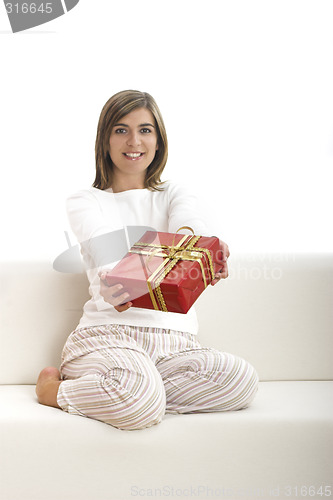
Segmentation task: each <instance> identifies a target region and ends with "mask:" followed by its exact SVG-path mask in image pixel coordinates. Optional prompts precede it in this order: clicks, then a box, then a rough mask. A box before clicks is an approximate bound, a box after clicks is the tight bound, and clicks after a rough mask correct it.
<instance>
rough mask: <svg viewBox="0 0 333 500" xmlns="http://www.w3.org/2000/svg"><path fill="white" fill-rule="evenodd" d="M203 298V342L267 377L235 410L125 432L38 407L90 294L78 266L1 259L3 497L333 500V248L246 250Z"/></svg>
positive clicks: (27, 499)
mask: <svg viewBox="0 0 333 500" xmlns="http://www.w3.org/2000/svg"><path fill="white" fill-rule="evenodd" d="M229 261H230V264H229V266H230V278H229V279H228V280H225V281H223V282H222V283H219V284H218V285H217V286H215V287H209V288H208V289H207V290H206V291H205V292H204V294H203V295H202V296H201V297H200V298H199V300H198V301H197V303H196V309H197V312H198V316H199V322H200V325H201V327H200V334H199V337H200V339H201V342H202V343H203V344H206V345H210V346H214V347H217V348H219V349H221V350H225V351H229V352H232V353H235V354H238V355H240V356H242V357H244V358H246V359H247V360H249V361H250V362H251V363H252V364H253V365H254V366H255V367H256V369H257V371H258V372H259V376H260V380H261V381H260V384H259V391H258V394H257V396H256V399H255V400H254V402H253V404H252V406H251V407H250V408H248V409H246V410H242V411H238V412H225V413H215V414H195V415H167V416H166V417H165V419H164V420H163V422H162V423H161V424H159V425H157V426H154V427H152V428H149V429H146V430H141V431H120V430H118V429H115V428H113V427H111V426H108V425H106V424H103V423H101V422H97V421H94V420H90V419H87V418H83V417H78V416H71V415H68V414H66V413H65V412H62V411H61V410H57V409H55V408H49V407H46V406H42V405H40V404H38V402H37V399H36V396H35V387H34V384H35V382H36V379H37V376H38V373H39V371H40V369H41V368H43V367H44V366H47V365H55V366H57V365H59V360H60V354H61V349H62V346H63V344H64V342H65V339H66V337H67V335H68V334H69V333H70V331H71V330H72V329H73V328H74V327H75V326H76V324H77V322H78V319H79V317H80V314H81V307H82V305H83V303H84V301H85V300H86V298H87V281H86V278H85V276H84V275H83V274H81V275H80V274H62V273H59V272H56V271H54V270H53V268H52V263H42V262H25V263H8V262H7V263H2V264H1V282H0V283H1V350H0V384H1V386H0V402H1V407H0V433H1V434H0V439H1V442H0V499H1V500H76V499H77V500H125V499H126V500H130V499H135V498H139V499H148V498H168V499H175V500H176V499H177V500H178V499H185V498H186V499H188V498H196V499H212V498H213V499H216V498H217V499H223V500H226V499H230V500H236V499H242V500H244V499H251V500H252V499H257V498H258V499H259V498H260V499H265V500H266V499H267V500H268V499H271V498H281V499H287V498H289V499H295V500H296V499H297V500H298V499H300V498H308V499H310V498H315V499H324V498H329V497H330V496H332V497H333V488H332V478H333V470H332V464H333V442H332V441H333V439H332V437H333V432H332V427H333V405H332V392H333V391H332V388H333V382H332V374H333V366H332V365H333V363H332V352H333V345H332V337H333V336H332V333H333V317H332V305H333V290H332V279H333V256H332V255H329V254H316V255H313V254H311V255H310V254H299V255H287V254H279V255H238V256H232V257H231V258H230V259H229Z"/></svg>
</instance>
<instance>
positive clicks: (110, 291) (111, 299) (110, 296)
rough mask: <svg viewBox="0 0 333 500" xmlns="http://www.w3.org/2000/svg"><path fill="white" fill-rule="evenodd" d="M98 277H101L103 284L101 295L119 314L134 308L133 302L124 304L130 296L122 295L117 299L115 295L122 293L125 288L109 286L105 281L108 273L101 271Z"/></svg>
mask: <svg viewBox="0 0 333 500" xmlns="http://www.w3.org/2000/svg"><path fill="white" fill-rule="evenodd" d="M98 275H99V277H100V282H101V288H100V294H101V296H102V297H103V299H104V300H105V302H108V303H109V304H111V305H112V306H113V307H114V308H115V309H116V310H117V311H118V312H123V311H127V309H129V308H130V307H131V306H132V302H126V304H124V302H125V300H126V299H127V298H128V297H129V294H128V293H122V294H121V295H118V296H117V297H115V295H117V294H118V293H119V292H120V290H121V289H122V288H123V286H122V285H114V286H108V284H107V282H106V280H105V278H106V275H107V271H101V272H100V273H99V274H98ZM119 304H122V305H119Z"/></svg>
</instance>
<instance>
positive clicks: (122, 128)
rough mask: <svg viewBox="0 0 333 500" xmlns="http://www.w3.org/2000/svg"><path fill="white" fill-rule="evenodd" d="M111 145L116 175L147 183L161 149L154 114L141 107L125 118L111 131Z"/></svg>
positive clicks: (111, 155)
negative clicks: (148, 173) (149, 168)
mask: <svg viewBox="0 0 333 500" xmlns="http://www.w3.org/2000/svg"><path fill="white" fill-rule="evenodd" d="M109 146H110V150H109V151H110V157H111V160H112V163H113V166H114V174H115V175H121V176H138V177H139V178H142V180H144V178H145V172H146V169H147V168H148V167H149V165H150V164H151V162H152V161H153V159H154V157H155V153H156V151H157V149H158V144H157V131H156V124H155V119H154V117H153V115H152V113H151V111H149V110H148V109H146V108H138V109H135V110H134V111H131V113H128V115H125V116H124V117H123V118H121V119H120V120H119V123H116V124H115V125H114V127H113V128H112V130H111V135H110V140H109Z"/></svg>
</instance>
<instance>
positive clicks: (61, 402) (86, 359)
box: [36, 90, 258, 430]
mask: <svg viewBox="0 0 333 500" xmlns="http://www.w3.org/2000/svg"><path fill="white" fill-rule="evenodd" d="M167 151H168V148H167V139H166V132H165V128H164V124H163V120H162V117H161V114H160V112H159V110H158V107H157V105H156V103H155V101H154V100H153V98H152V97H151V96H150V95H149V94H147V93H144V92H138V91H130V90H128V91H124V92H120V93H118V94H116V95H115V96H113V97H111V99H109V101H108V102H107V103H106V105H105V106H104V108H103V110H102V113H101V117H100V120H99V124H98V131H97V138H96V179H95V182H94V185H93V187H91V188H90V189H86V190H82V191H80V192H78V193H75V194H74V195H72V196H71V197H69V198H68V200H67V212H68V217H69V221H70V224H71V228H72V230H73V232H74V233H75V235H76V237H77V239H78V241H79V242H80V243H82V244H81V252H82V255H83V259H84V262H85V264H86V266H87V274H88V278H89V281H90V288H89V291H90V294H91V299H90V300H89V301H88V302H87V303H86V304H85V306H84V310H83V315H82V317H81V320H80V323H79V325H78V326H77V328H76V329H75V330H74V332H72V334H71V335H70V336H69V337H68V339H67V342H66V344H65V347H64V350H63V355H62V363H61V374H60V372H59V371H58V370H57V369H56V368H53V367H48V368H46V369H44V370H42V372H41V374H40V377H39V379H38V382H37V388H36V391H37V395H38V399H39V401H40V403H42V404H46V405H49V406H55V407H57V408H62V409H63V410H65V411H67V412H69V413H72V414H75V415H81V416H86V417H90V418H95V419H97V420H101V421H103V422H105V423H108V424H110V425H113V426H114V427H117V428H118V429H124V430H134V429H143V428H145V427H150V426H152V425H154V424H157V423H159V422H160V421H161V420H162V418H163V416H164V414H165V412H171V413H195V412H207V411H209V412H210V411H226V410H239V409H241V408H245V407H247V406H248V405H249V404H250V403H251V401H252V399H253V398H254V396H255V394H256V391H257V385H258V375H257V373H256V371H255V370H254V368H253V367H252V366H251V365H250V364H249V363H248V362H247V361H245V360H243V359H241V358H239V357H237V356H233V355H232V354H228V353H225V352H219V351H217V350H216V349H213V348H206V347H202V346H201V344H200V343H199V342H198V340H197V339H196V334H197V331H198V324H197V318H196V313H195V309H194V308H193V307H191V308H190V309H189V310H188V311H187V312H186V313H184V314H181V313H177V312H165V310H164V309H163V311H162V310H158V308H157V309H156V308H155V309H145V308H141V307H134V304H133V303H132V302H130V298H129V297H130V295H129V293H128V292H127V291H126V289H125V287H124V286H123V285H122V284H121V283H115V284H112V285H109V284H108V280H107V275H108V271H109V270H110V269H111V268H112V265H110V264H112V263H110V260H109V261H108V264H106V265H104V264H101V262H100V261H98V259H97V258H96V257H97V256H98V253H99V252H97V255H96V252H95V250H94V249H96V247H95V246H94V244H93V242H94V241H96V237H98V236H101V235H105V234H109V233H110V234H114V233H115V232H116V231H117V230H119V229H120V228H124V227H128V226H132V227H136V228H139V227H142V226H146V227H147V226H148V227H150V228H153V229H154V230H155V231H157V232H161V233H162V232H168V233H176V232H177V231H178V230H183V231H184V230H185V231H186V230H187V229H188V227H191V228H193V231H194V232H195V234H197V235H206V236H212V233H211V232H210V229H209V228H208V227H207V225H206V222H205V221H204V220H203V219H202V216H201V213H200V211H198V208H197V205H196V200H195V198H194V197H193V196H192V195H191V194H190V193H189V192H188V191H187V190H186V189H185V188H184V187H182V186H178V185H177V184H174V183H172V182H163V183H162V182H161V180H160V177H161V173H162V171H163V169H164V167H165V164H166V160H167ZM184 226H185V227H184ZM186 226H188V227H186ZM179 228H180V229H179ZM141 235H142V234H141ZM141 235H140V236H141ZM185 239H186V235H185ZM114 246H119V244H118V243H116V244H115V245H114ZM100 250H102V253H104V252H105V253H106V254H107V256H109V254H110V253H111V250H112V249H110V248H109V246H108V245H105V244H104V245H103V248H98V251H100ZM201 250H202V249H201ZM220 252H221V259H219V267H218V269H217V272H216V274H215V275H214V279H213V280H212V281H211V284H212V285H215V284H216V283H217V282H218V281H219V280H221V279H222V278H226V277H227V276H228V267H227V259H228V257H229V249H228V246H227V245H226V244H225V243H223V242H222V241H221V240H220ZM126 272H127V273H131V272H132V271H131V270H130V269H129V268H128V267H127V269H126ZM191 286H192V285H191Z"/></svg>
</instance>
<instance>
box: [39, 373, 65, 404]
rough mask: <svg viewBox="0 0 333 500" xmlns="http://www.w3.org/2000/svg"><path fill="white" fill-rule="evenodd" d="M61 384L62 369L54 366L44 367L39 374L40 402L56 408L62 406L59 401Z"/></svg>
mask: <svg viewBox="0 0 333 500" xmlns="http://www.w3.org/2000/svg"><path fill="white" fill-rule="evenodd" d="M60 384H61V376H60V371H59V370H58V369H57V368H54V367H53V366H48V367H47V368H44V370H42V371H41V372H40V374H39V377H38V380H37V385H36V394H37V397H38V401H39V403H40V404H42V405H46V406H53V407H54V408H60V406H59V405H58V403H57V395H58V389H59V385H60Z"/></svg>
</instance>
